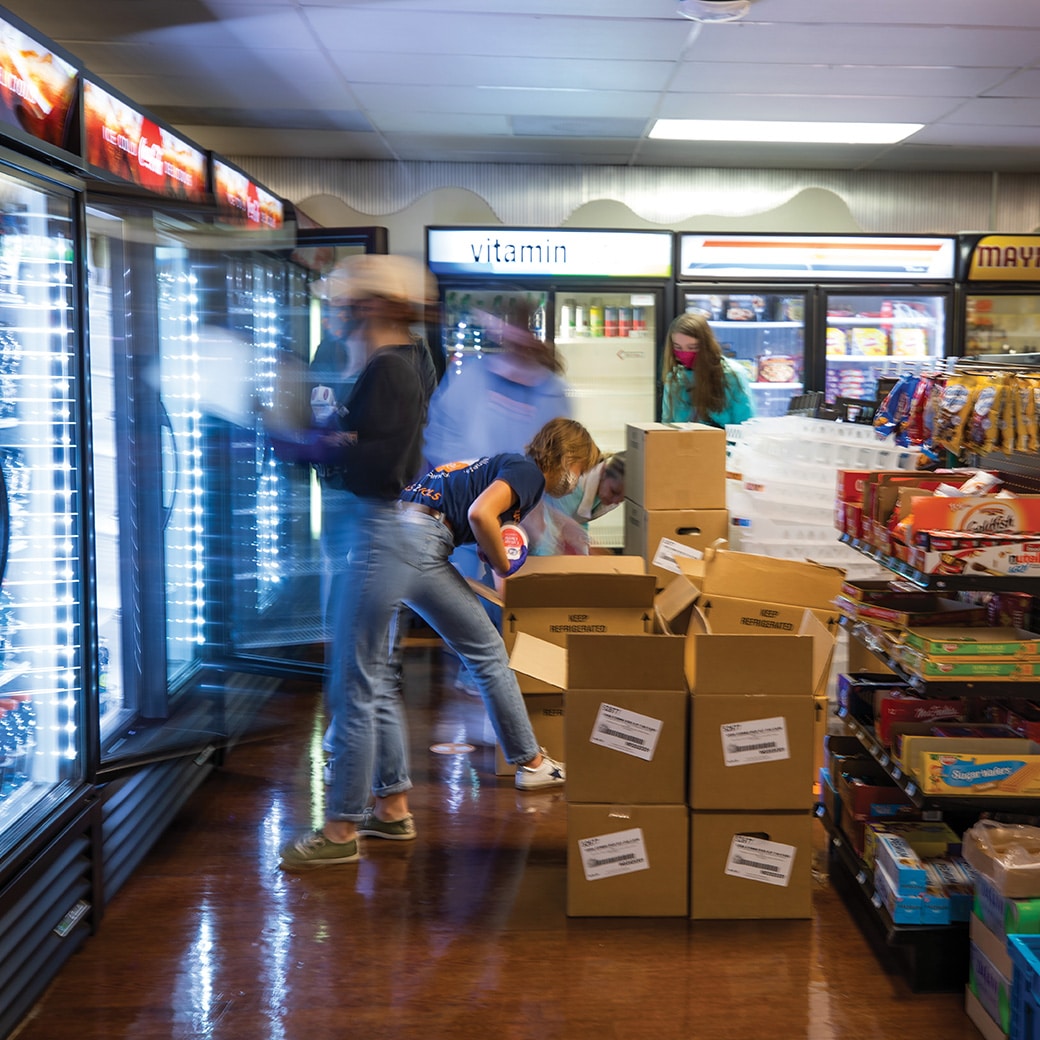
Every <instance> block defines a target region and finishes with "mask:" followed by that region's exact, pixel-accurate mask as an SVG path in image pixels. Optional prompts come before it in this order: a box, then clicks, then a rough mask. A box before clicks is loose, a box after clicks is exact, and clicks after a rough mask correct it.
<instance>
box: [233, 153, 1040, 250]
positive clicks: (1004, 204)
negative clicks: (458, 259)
mask: <svg viewBox="0 0 1040 1040" xmlns="http://www.w3.org/2000/svg"><path fill="white" fill-rule="evenodd" d="M234 161H235V162H237V163H238V164H239V165H240V166H242V167H243V168H244V169H246V170H248V171H249V172H250V173H251V174H252V175H253V176H254V177H256V178H257V179H258V180H259V181H260V182H261V183H262V184H264V185H266V186H267V187H268V188H270V189H271V190H272V191H274V192H275V193H276V194H278V195H281V196H283V197H284V198H287V199H289V200H291V201H292V202H294V203H297V204H303V203H304V202H305V201H306V200H307V199H309V198H313V197H316V196H328V197H332V198H335V199H339V200H341V201H342V202H343V203H344V204H345V205H346V206H349V207H350V208H351V209H353V210H355V211H357V212H358V213H359V214H362V215H365V216H367V217H369V218H370V221H369V222H371V223H381V222H383V219H384V218H385V217H387V216H388V215H390V214H400V213H401V212H402V211H405V210H407V209H409V208H410V207H412V206H413V205H415V204H416V203H417V202H418V201H419V200H421V199H422V198H423V197H424V196H427V195H430V194H431V193H435V192H437V191H440V190H443V189H464V190H466V191H469V192H472V193H474V194H475V195H477V196H478V197H479V198H481V199H483V200H484V201H485V202H486V203H487V205H488V206H489V207H490V208H491V210H492V211H493V212H494V213H495V215H496V216H497V217H498V219H499V220H500V221H501V222H502V223H503V224H519V225H532V226H544V227H557V226H561V225H564V224H566V223H568V222H569V221H571V218H572V217H574V222H575V223H579V222H580V220H581V214H580V213H578V211H579V210H580V209H581V208H582V207H585V206H588V204H589V203H596V202H613V203H617V204H620V205H621V206H624V207H626V208H627V209H628V210H630V211H631V213H632V215H633V221H632V223H633V226H639V225H640V223H641V222H642V223H643V224H652V225H654V226H661V227H665V228H671V229H674V230H686V231H692V230H698V229H700V230H703V229H708V228H712V229H720V228H723V227H728V226H733V225H732V223H731V222H734V221H738V222H739V223H740V224H741V225H742V226H745V227H751V226H753V223H754V221H755V219H756V218H757V219H759V220H761V221H762V222H763V226H762V228H761V229H762V230H765V229H766V225H767V224H768V227H769V228H770V229H775V230H787V231H793V230H809V231H837V232H844V231H849V230H854V229H851V228H849V227H848V226H844V225H842V226H836V225H838V224H841V217H842V216H843V214H845V213H847V215H848V217H849V218H851V221H852V222H853V223H854V225H855V227H856V228H858V229H859V230H861V231H864V232H878V233H887V234H898V233H907V234H923V233H943V234H950V233H953V232H957V231H966V230H971V231H1000V232H1019V233H1024V232H1031V231H1034V230H1037V228H1038V227H1040V176H1037V175H1031V174H1002V175H997V174H989V173H949V174H936V173H919V174H918V173H895V172H885V171H867V172H854V171H837V170H726V169H695V168H689V169H688V168H667V169H666V168H640V167H621V166H537V165H516V166H508V165H491V164H488V165H476V164H469V163H408V162H405V163H392V162H350V161H341V160H333V159H324V160H322V159H319V160H315V159H272V158H250V157H237V158H235V159H234ZM821 193H829V194H830V196H831V197H832V198H831V201H832V203H833V204H832V205H827V204H825V203H826V200H827V196H826V194H821ZM785 207H786V209H784V208H785ZM777 211H781V213H782V218H781V219H782V222H784V226H782V227H781V226H775V225H776V221H777ZM576 214H577V215H576ZM575 215H576V216H575ZM749 221H751V224H749ZM791 225H795V226H791Z"/></svg>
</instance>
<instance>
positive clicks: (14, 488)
mask: <svg viewBox="0 0 1040 1040" xmlns="http://www.w3.org/2000/svg"><path fill="white" fill-rule="evenodd" d="M0 197H2V203H0V209H2V214H0V473H2V479H0V519H2V522H0V541H2V544H0V851H2V850H3V849H5V848H8V847H10V845H11V844H12V842H13V841H15V840H17V839H16V834H17V831H18V827H17V824H18V821H19V820H21V819H24V818H25V816H26V814H27V813H28V812H29V811H30V810H31V809H32V808H33V807H34V806H37V805H39V803H40V802H42V801H43V800H44V799H46V798H47V797H48V796H49V795H51V794H52V793H53V794H56V793H57V789H58V788H59V786H60V785H61V784H62V783H63V782H75V781H78V780H81V779H82V778H83V775H84V763H83V752H84V747H85V745H84V742H83V725H84V719H83V715H82V699H83V690H82V671H81V666H82V643H83V627H82V617H81V614H80V604H81V603H82V602H83V599H84V591H83V586H82V578H81V566H82V564H81V560H82V558H83V547H82V537H81V531H80V520H79V516H80V511H81V509H82V506H83V502H82V497H81V487H80V477H79V472H80V469H79V467H80V453H81V449H80V445H79V443H78V430H79V425H78V419H77V407H78V405H77V401H78V400H79V395H80V388H79V381H78V378H77V357H76V333H75V328H76V318H75V312H74V279H75V271H76V268H75V264H74V262H73V257H74V253H73V249H74V247H73V242H74V241H75V238H76V235H75V231H74V227H73V221H74V216H73V199H72V198H71V197H70V196H67V195H64V194H59V193H58V192H57V191H54V192H50V191H47V190H43V189H41V188H40V187H39V186H33V185H30V184H28V183H26V182H23V181H21V180H19V179H16V178H15V177H14V176H7V175H6V174H3V173H0Z"/></svg>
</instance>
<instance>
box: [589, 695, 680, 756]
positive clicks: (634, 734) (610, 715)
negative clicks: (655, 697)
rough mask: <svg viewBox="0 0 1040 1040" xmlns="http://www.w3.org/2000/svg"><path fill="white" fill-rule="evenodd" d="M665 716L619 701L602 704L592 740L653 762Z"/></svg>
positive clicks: (590, 739)
mask: <svg viewBox="0 0 1040 1040" xmlns="http://www.w3.org/2000/svg"><path fill="white" fill-rule="evenodd" d="M661 726H662V723H661V720H660V719H654V718H651V717H650V716H649V715H640V714H639V712H636V711H628V710H627V709H626V708H619V707H618V706H617V705H616V704H606V703H604V704H600V706H599V711H597V712H596V720H595V722H593V724H592V733H591V734H590V735H589V743H591V744H598V745H599V746H600V747H605V748H610V750H611V751H620V752H621V753H622V754H623V755H631V756H632V757H633V758H641V759H642V760H643V761H644V762H650V761H651V760H652V759H653V757H654V751H655V750H656V748H657V740H658V737H660V735H661Z"/></svg>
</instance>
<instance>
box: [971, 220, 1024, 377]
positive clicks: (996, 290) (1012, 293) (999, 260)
mask: <svg viewBox="0 0 1040 1040" xmlns="http://www.w3.org/2000/svg"><path fill="white" fill-rule="evenodd" d="M1038 258H1040V235H982V234H979V235H974V234H972V235H968V234H965V235H959V236H958V238H957V269H958V274H957V280H958V285H959V289H960V292H961V304H960V307H959V323H958V332H957V350H956V351H952V352H951V353H957V354H959V355H961V356H964V357H989V356H992V355H998V356H999V355H1017V356H1016V357H1012V358H1011V360H1012V361H1021V360H1024V359H1023V357H1022V355H1030V357H1031V358H1032V359H1033V360H1032V362H1031V363H1034V364H1035V363H1037V361H1040V259H1038Z"/></svg>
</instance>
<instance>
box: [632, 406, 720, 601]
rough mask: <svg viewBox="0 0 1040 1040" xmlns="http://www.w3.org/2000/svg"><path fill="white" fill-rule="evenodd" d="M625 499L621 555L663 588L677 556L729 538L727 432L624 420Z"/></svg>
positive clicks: (670, 575)
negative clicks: (637, 562) (638, 561)
mask: <svg viewBox="0 0 1040 1040" xmlns="http://www.w3.org/2000/svg"><path fill="white" fill-rule="evenodd" d="M625 495H626V502H625V554H626V555H627V556H638V557H641V558H642V559H643V561H644V562H645V563H646V567H647V570H648V571H649V572H650V573H651V574H653V575H654V577H655V578H656V579H657V582H658V585H659V586H664V585H665V584H666V583H667V582H668V581H669V580H670V579H671V578H672V577H673V576H674V574H675V565H674V563H673V562H672V561H673V560H674V558H675V556H676V555H677V554H678V555H692V556H694V557H697V556H699V555H700V554H701V553H702V552H703V551H704V549H705V548H707V547H708V546H709V545H712V544H714V543H715V542H716V541H717V540H718V539H720V538H725V537H726V536H727V533H728V526H729V513H728V512H727V510H726V434H725V432H724V431H723V430H718V429H716V428H715V427H713V426H704V425H701V424H700V423H675V424H666V423H630V424H629V426H628V429H627V435H626V445H625ZM655 561H657V562H655Z"/></svg>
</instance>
